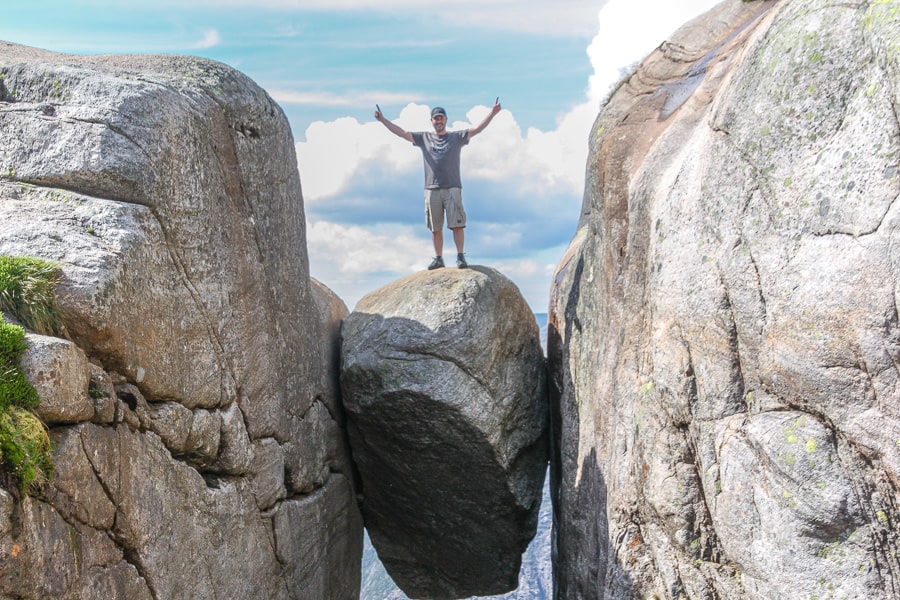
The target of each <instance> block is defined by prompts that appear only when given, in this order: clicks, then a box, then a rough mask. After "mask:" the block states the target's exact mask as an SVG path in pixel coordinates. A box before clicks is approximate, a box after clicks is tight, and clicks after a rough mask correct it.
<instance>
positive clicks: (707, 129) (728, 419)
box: [548, 0, 900, 600]
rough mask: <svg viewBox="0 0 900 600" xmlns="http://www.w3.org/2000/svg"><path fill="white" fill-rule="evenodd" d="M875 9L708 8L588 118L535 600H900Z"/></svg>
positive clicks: (899, 482)
mask: <svg viewBox="0 0 900 600" xmlns="http://www.w3.org/2000/svg"><path fill="white" fill-rule="evenodd" d="M898 48H900V27H898V4H897V2H895V1H894V2H891V1H888V2H874V1H873V2H855V3H847V2H833V1H829V0H824V1H823V0H781V1H779V2H774V1H759V0H757V1H751V2H745V1H741V0H726V1H725V2H722V3H721V4H719V5H718V6H717V7H715V8H714V9H713V10H711V11H710V12H709V13H707V14H705V15H703V16H701V17H699V18H697V19H696V20H694V21H692V22H690V23H688V24H687V25H685V26H684V27H683V28H682V29H680V30H679V31H678V32H676V33H675V34H674V35H673V36H672V38H671V39H670V40H669V41H667V42H666V43H664V44H663V45H662V46H660V48H659V49H658V50H656V51H655V52H653V53H652V54H651V55H650V56H649V57H648V58H647V59H646V60H645V61H644V62H643V63H642V64H641V65H640V66H639V67H638V68H637V70H636V71H635V73H634V74H633V75H631V77H630V78H629V79H628V80H627V81H626V82H624V83H623V85H622V86H621V87H620V88H619V89H618V90H616V92H615V93H614V94H613V95H612V97H611V98H610V100H609V101H608V103H607V104H606V105H605V106H604V108H603V109H602V111H601V113H600V115H599V116H598V118H597V121H596V124H595V126H594V129H593V132H592V134H591V139H590V143H591V152H590V158H589V160H588V165H587V182H586V190H585V202H584V208H583V216H582V219H581V222H580V223H579V228H578V231H577V233H576V235H575V237H574V239H573V240H572V243H571V245H570V248H569V251H568V252H567V254H566V256H565V258H564V260H563V262H562V263H561V264H560V267H559V269H558V272H557V275H556V283H555V288H554V296H553V298H552V307H551V315H550V331H549V348H548V354H549V359H550V370H551V386H550V387H551V396H552V397H553V398H554V402H553V406H554V410H555V411H556V414H557V416H558V417H559V418H558V419H556V420H555V423H556V424H558V429H557V430H556V431H555V436H554V437H555V439H556V447H555V449H554V456H553V460H552V464H553V472H554V478H555V482H554V483H555V485H556V487H557V492H556V493H557V496H556V497H557V499H558V502H557V505H556V506H555V511H554V514H555V516H556V519H557V521H556V533H557V538H556V541H557V551H558V554H557V556H556V558H557V562H556V583H557V592H556V597H557V598H559V599H560V600H563V599H565V600H579V599H600V598H603V599H608V600H615V599H626V598H629V599H630V598H634V597H638V596H639V597H642V598H667V599H675V598H729V599H744V598H746V599H758V598H860V599H861V598H866V599H879V600H881V599H888V598H898V597H900V560H898V557H900V500H898V499H900V368H898V365H900V317H898V308H897V307H898V291H900V270H898V265H900V245H898V239H900V202H898V199H900V162H898V160H900V159H898V157H900V122H898V114H900V52H898Z"/></svg>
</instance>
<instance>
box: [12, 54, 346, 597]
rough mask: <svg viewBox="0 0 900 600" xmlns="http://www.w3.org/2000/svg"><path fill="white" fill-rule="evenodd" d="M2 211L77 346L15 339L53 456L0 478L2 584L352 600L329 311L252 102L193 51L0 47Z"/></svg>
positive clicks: (241, 80) (230, 74) (273, 120)
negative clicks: (18, 481)
mask: <svg viewBox="0 0 900 600" xmlns="http://www.w3.org/2000/svg"><path fill="white" fill-rule="evenodd" d="M0 215H2V222H3V224H4V225H3V227H2V228H0V252H2V253H5V254H18V255H30V256H37V257H41V258H45V259H50V260H54V261H57V262H58V263H59V264H60V265H61V266H62V271H63V279H62V282H61V283H60V285H59V305H60V308H61V309H62V311H63V313H64V320H65V329H66V334H67V336H68V337H69V338H70V339H71V341H72V342H73V343H74V345H73V346H72V348H69V347H68V346H65V344H62V343H61V341H59V342H54V341H53V338H50V339H49V340H48V341H47V342H46V343H44V344H41V343H39V340H38V338H35V337H32V338H31V341H32V350H31V351H30V353H31V354H30V357H27V360H30V361H31V364H32V368H31V373H32V376H33V377H34V378H35V380H36V381H37V380H41V381H43V384H45V387H47V388H48V390H50V392H53V390H54V389H55V390H56V392H55V394H56V395H55V396H54V398H57V401H55V402H54V403H48V404H46V405H45V406H44V407H42V409H41V410H42V411H43V412H44V416H45V418H46V419H48V421H49V422H50V423H51V424H52V427H51V435H52V437H53V439H54V441H55V442H56V444H57V452H56V454H57V458H56V460H57V469H56V473H55V475H54V478H53V480H52V481H51V483H50V485H49V486H48V487H47V488H46V489H45V490H44V491H43V492H41V493H40V494H38V495H37V496H36V497H24V498H22V499H21V500H19V501H14V500H13V498H12V496H11V495H10V494H9V491H0V496H2V498H0V499H2V502H0V595H3V596H11V597H23V598H32V597H55V598H100V597H103V598H141V597H148V598H151V597H152V598H157V599H162V598H167V599H168V598H191V599H198V598H214V597H221V594H222V593H224V592H223V591H224V590H227V594H228V596H229V597H231V598H248V599H249V598H341V599H344V598H350V597H356V596H357V595H358V588H359V560H360V553H361V535H362V533H361V527H362V526H361V519H360V517H359V514H358V511H357V508H356V502H355V495H354V491H353V489H352V475H351V468H350V466H349V458H348V456H349V455H348V452H347V449H346V446H345V441H344V434H343V418H342V416H341V414H340V408H339V403H338V401H337V380H336V377H337V367H336V359H337V354H336V344H337V335H338V329H339V324H340V319H341V318H342V317H343V316H344V315H345V314H346V308H345V307H344V306H343V303H341V302H340V300H338V299H337V298H335V297H334V296H333V294H331V293H330V292H329V291H328V290H327V289H325V288H323V287H321V286H318V285H317V284H315V285H314V284H313V283H311V281H310V278H309V271H308V263H307V255H306V239H305V223H304V213H303V203H302V198H301V192H300V181H299V175H298V173H297V168H296V157H295V154H294V147H293V141H292V138H291V134H290V130H289V127H288V125H287V121H286V119H285V118H284V115H283V114H282V112H281V110H280V108H279V107H278V106H277V105H276V104H275V103H274V102H273V101H272V99H271V98H269V96H268V95H267V94H266V93H265V92H264V91H262V90H261V89H260V88H258V87H257V86H256V85H255V84H253V83H252V82H251V81H250V80H249V79H247V78H246V77H244V76H243V75H241V74H240V73H237V72H235V71H233V70H232V69H230V68H228V67H226V66H224V65H221V64H218V63H214V62H212V61H208V60H202V59H197V58H190V57H176V56H130V57H129V56H94V57H76V56H64V55H58V54H53V53H49V52H44V51H40V50H36V49H32V48H25V47H21V46H15V45H11V44H5V43H3V44H0ZM41 347H45V348H50V349H51V350H52V349H56V350H52V351H54V352H56V353H57V354H56V355H58V356H59V357H62V358H60V360H63V361H68V360H70V357H71V356H75V357H76V359H74V360H75V363H71V364H72V366H71V367H67V368H68V369H69V370H70V371H71V370H73V369H74V370H77V371H79V372H80V373H81V375H82V376H80V377H78V378H73V377H69V376H63V374H62V373H63V371H61V370H60V369H55V368H53V365H54V364H57V363H54V361H53V360H50V359H48V357H47V356H48V355H47V354H46V353H41V351H40V350H39V348H41ZM51 350H48V351H51ZM66 357H69V358H66ZM57 362H58V361H57ZM66 364H69V363H66ZM67 398H68V399H69V402H67V401H66V399H67ZM70 404H71V406H72V407H75V408H71V407H70V408H66V407H67V406H68V405H70ZM57 405H62V407H63V408H62V409H60V408H59V407H58V406H57ZM51 409H52V412H51Z"/></svg>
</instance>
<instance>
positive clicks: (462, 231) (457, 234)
mask: <svg viewBox="0 0 900 600" xmlns="http://www.w3.org/2000/svg"><path fill="white" fill-rule="evenodd" d="M450 231H452V232H453V243H454V244H456V253H457V254H463V246H464V245H465V242H466V228H465V227H451V228H450ZM442 241H443V239H442ZM442 245H443V244H442Z"/></svg>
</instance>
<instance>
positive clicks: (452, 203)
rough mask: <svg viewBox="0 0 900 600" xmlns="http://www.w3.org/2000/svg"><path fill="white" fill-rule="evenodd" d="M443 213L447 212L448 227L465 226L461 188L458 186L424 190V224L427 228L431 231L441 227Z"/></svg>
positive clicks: (438, 229)
mask: <svg viewBox="0 0 900 600" xmlns="http://www.w3.org/2000/svg"><path fill="white" fill-rule="evenodd" d="M444 213H447V227H449V228H450V229H456V228H457V227H465V226H466V211H465V209H464V208H463V204H462V190H461V189H460V188H437V189H433V190H425V225H427V226H428V229H430V230H431V231H440V230H441V229H443V227H444Z"/></svg>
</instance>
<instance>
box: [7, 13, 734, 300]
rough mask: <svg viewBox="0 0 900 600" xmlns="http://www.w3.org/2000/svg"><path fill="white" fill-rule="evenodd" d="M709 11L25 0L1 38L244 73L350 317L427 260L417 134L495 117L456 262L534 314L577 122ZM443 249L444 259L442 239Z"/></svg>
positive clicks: (474, 178) (477, 161)
mask: <svg viewBox="0 0 900 600" xmlns="http://www.w3.org/2000/svg"><path fill="white" fill-rule="evenodd" d="M715 3H716V1H715V0H677V1H675V2H673V1H672V0H554V1H550V0H543V1H536V0H520V1H516V2H513V1H512V0H481V1H475V0H455V1H454V2H446V1H443V2H434V1H425V0H418V1H415V0H381V1H379V2H375V1H372V0H253V1H248V0H193V1H188V0H181V1H173V0H156V1H154V2H149V1H144V0H133V1H131V2H110V1H101V0H67V1H62V0H58V1H56V0H54V1H45V2H42V1H40V0H35V1H32V2H15V3H10V5H8V6H5V7H4V11H3V17H2V20H0V39H2V40H5V41H10V42H15V43H20V44H26V45H30V46H37V47H40V48H45V49H48V50H54V51H57V52H72V53H80V54H98V53H177V54H193V55H199V56H205V57H209V58H212V59H215V60H219V61H221V62H224V63H226V64H229V65H231V66H233V67H235V68H237V69H239V70H241V71H243V72H244V73H246V74H247V75H249V76H250V77H251V78H253V79H254V80H255V81H256V82H257V83H258V84H259V85H261V86H262V87H263V88H265V89H266V90H267V91H268V92H269V93H270V94H271V95H272V97H273V98H275V99H276V100H277V101H278V102H279V104H280V105H281V106H282V108H283V109H284V111H285V114H286V115H287V117H288V119H289V121H290V123H291V128H292V130H293V134H294V139H295V142H296V144H297V154H298V168H299V170H300V176H301V182H302V185H303V195H304V202H305V207H306V216H307V232H308V248H309V253H310V269H311V272H312V275H313V276H314V277H316V278H317V279H319V280H320V281H322V282H323V283H324V284H325V285H327V286H329V287H330V288H331V289H333V290H334V291H335V292H337V293H338V295H340V296H341V298H343V299H344V301H345V302H346V303H347V305H348V307H349V308H350V309H351V310H352V308H353V306H354V304H355V303H356V301H357V300H358V299H359V298H360V297H361V296H362V295H363V294H365V293H367V292H369V291H372V290H374V289H376V288H378V287H380V286H382V285H384V284H386V283H388V282H390V281H392V280H394V279H397V278H399V277H402V276H405V275H407V274H409V273H411V272H413V271H415V270H419V269H422V268H424V267H425V265H427V263H428V262H429V260H430V257H431V255H432V254H433V252H432V250H431V242H430V234H429V232H428V230H427V229H426V228H425V226H424V217H423V209H422V189H421V188H422V182H423V175H422V165H421V155H420V154H419V152H418V150H417V149H415V148H413V147H412V146H410V145H409V144H408V143H406V142H405V141H403V140H400V139H399V138H396V137H395V136H393V135H392V134H390V133H389V132H388V131H387V130H386V129H384V127H383V126H382V125H381V124H379V123H377V122H375V121H374V120H373V118H372V115H373V112H374V104H375V103H376V102H377V103H378V104H379V105H380V106H381V108H382V109H383V111H384V112H385V114H386V116H387V117H388V118H390V119H392V120H394V121H395V122H397V123H398V124H399V125H401V126H402V127H404V128H406V129H408V130H411V131H415V130H426V129H429V128H430V123H429V118H428V117H429V110H430V108H431V107H433V106H436V105H441V106H444V107H445V108H446V109H447V112H448V115H449V119H448V122H449V127H450V128H451V129H461V128H464V127H467V126H471V125H474V124H476V123H478V122H479V121H480V120H481V119H482V118H483V117H484V115H485V114H486V113H487V110H488V108H487V106H488V105H489V104H491V103H492V102H493V100H494V98H495V97H497V96H499V97H500V101H501V103H502V105H503V108H504V110H503V111H502V112H501V113H500V114H499V115H498V116H497V118H495V119H494V121H493V122H492V123H491V125H490V127H488V129H487V130H485V132H484V133H483V134H482V135H481V136H479V137H478V138H476V139H474V140H473V141H472V143H471V144H470V145H469V146H468V147H467V148H466V149H464V150H463V198H464V202H465V204H466V210H467V212H468V214H469V226H468V227H467V229H466V236H467V239H466V252H467V256H468V259H469V262H470V263H472V264H484V265H489V266H492V267H495V268H497V269H499V270H500V271H501V272H503V273H504V274H506V275H507V276H508V277H510V278H511V279H512V280H513V281H514V282H516V284H517V285H518V286H519V288H520V289H521V290H522V292H523V294H524V295H525V297H526V299H527V300H528V302H529V304H530V305H531V306H532V308H533V309H534V310H535V311H536V312H545V311H546V308H547V304H548V298H549V288H550V280H551V277H552V273H553V269H554V267H555V265H556V263H557V261H558V260H559V259H560V257H561V256H562V253H563V251H564V250H565V247H566V246H567V244H568V242H569V239H570V238H571V236H572V235H573V234H574V232H575V226H576V223H577V218H578V212H579V209H580V206H581V197H582V190H583V172H584V164H585V160H586V156H587V140H588V134H589V131H590V127H591V124H592V122H593V119H594V117H595V116H596V114H597V112H598V110H599V107H600V103H601V100H602V99H603V98H604V97H605V95H606V93H607V91H608V89H609V87H610V86H611V85H613V84H614V83H615V82H616V81H617V80H618V79H619V78H620V77H621V76H622V73H623V72H624V71H623V69H627V68H629V67H630V66H631V65H633V64H634V63H635V62H636V61H638V60H640V59H642V58H643V57H644V56H645V55H646V54H648V53H649V52H651V51H652V50H653V49H654V48H655V47H657V46H658V45H659V44H660V43H662V42H663V41H664V40H665V38H666V36H667V35H669V34H670V33H671V32H672V31H674V30H675V29H677V28H678V27H679V26H680V25H682V24H683V23H685V22H686V21H688V20H689V19H691V18H692V17H694V16H695V15H697V14H699V13H701V12H702V11H704V10H706V9H708V8H711V7H712V6H713V5H714V4H715ZM445 237H446V239H447V243H446V245H445V254H447V255H452V253H453V248H452V244H451V243H450V236H449V232H448V235H447V236H445Z"/></svg>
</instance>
